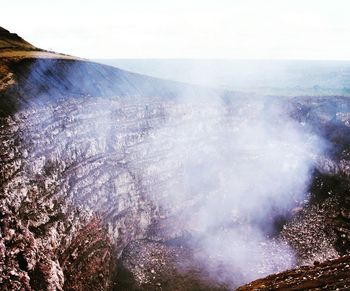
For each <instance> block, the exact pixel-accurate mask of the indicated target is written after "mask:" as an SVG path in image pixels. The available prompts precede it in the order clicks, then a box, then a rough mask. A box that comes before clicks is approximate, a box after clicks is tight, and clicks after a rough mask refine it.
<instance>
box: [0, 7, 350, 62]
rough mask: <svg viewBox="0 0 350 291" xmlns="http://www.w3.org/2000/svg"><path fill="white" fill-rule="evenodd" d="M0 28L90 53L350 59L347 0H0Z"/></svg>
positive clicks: (37, 41) (71, 51)
mask: <svg viewBox="0 0 350 291" xmlns="http://www.w3.org/2000/svg"><path fill="white" fill-rule="evenodd" d="M0 7H1V9H2V13H1V21H0V26H3V27H4V28H6V29H8V30H10V31H11V32H16V33H18V34H19V35H20V36H22V37H23V38H25V39H26V40H27V41H29V42H31V43H32V44H34V45H36V46H38V47H40V48H44V49H50V50H54V51H58V52H62V53H67V54H71V55H75V56H80V57H85V58H93V59H94V58H196V59H197V58H198V59H203V58H204V59H207V58H209V59H212V58H214V59H217V58H219V59H226V58H229V59H306V60H309V59H317V60H350V17H349V11H350V1H349V0H187V1H186V0H174V1H170V0H143V1H142V0H124V1H121V0H115V1H113V0H99V1H96V0H60V1H57V0H51V1H47V0H46V1H44V0H30V1H28V0H0Z"/></svg>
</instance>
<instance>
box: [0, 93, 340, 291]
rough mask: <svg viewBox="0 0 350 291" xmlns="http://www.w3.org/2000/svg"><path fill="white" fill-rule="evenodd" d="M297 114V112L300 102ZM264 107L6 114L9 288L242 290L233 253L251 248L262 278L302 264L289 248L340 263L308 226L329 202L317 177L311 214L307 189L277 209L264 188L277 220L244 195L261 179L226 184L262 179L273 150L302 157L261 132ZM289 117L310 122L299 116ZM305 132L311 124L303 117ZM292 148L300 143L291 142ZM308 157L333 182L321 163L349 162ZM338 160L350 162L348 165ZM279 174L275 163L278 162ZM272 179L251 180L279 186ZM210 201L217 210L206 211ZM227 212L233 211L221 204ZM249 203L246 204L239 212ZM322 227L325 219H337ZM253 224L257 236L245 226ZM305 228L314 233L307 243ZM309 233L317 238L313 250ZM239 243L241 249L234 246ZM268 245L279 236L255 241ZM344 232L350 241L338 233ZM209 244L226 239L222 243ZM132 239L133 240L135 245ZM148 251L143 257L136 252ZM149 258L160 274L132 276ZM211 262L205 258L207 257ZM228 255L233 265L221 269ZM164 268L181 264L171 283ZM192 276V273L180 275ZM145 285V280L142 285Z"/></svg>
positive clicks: (186, 105) (331, 241)
mask: <svg viewBox="0 0 350 291" xmlns="http://www.w3.org/2000/svg"><path fill="white" fill-rule="evenodd" d="M291 104H292V105H291V106H292V107H293V108H298V107H297V106H296V105H295V103H293V102H292V103H291ZM263 107H264V106H263V103H262V102H261V101H256V100H246V101H245V102H243V103H242V102H241V100H237V101H236V102H233V103H225V102H219V105H218V104H216V103H207V102H205V103H197V104H196V103H193V102H174V101H169V100H168V101H164V102H160V101H159V100H157V99H155V101H154V102H149V101H147V102H144V101H140V99H138V98H127V99H125V98H122V97H109V98H107V97H104V98H93V97H82V98H72V99H70V100H62V101H55V102H50V103H46V104H41V105H37V106H32V107H30V108H25V109H23V110H20V111H19V112H17V113H16V114H14V115H11V116H7V117H4V118H2V119H1V153H2V156H1V158H2V159H1V161H2V165H3V166H2V168H1V195H2V196H1V215H2V216H1V217H2V224H1V226H2V233H3V234H4V235H3V236H2V237H1V242H2V257H3V262H4V263H3V264H2V265H1V268H2V273H3V274H4V276H3V281H2V284H3V286H4V288H5V290H6V288H7V289H9V290H10V289H11V288H12V289H16V288H20V287H21V286H27V288H28V289H30V288H32V289H33V290H37V289H39V290H40V289H43V290H45V289H57V290H60V289H65V288H68V289H69V288H71V289H73V290H82V289H84V288H87V287H88V286H90V287H91V288H92V287H93V288H97V289H100V290H106V289H112V288H113V287H115V288H118V286H119V287H123V288H126V290H128V288H134V287H135V286H136V287H135V288H143V287H144V288H148V287H149V286H156V288H158V289H161V288H162V287H161V286H162V284H163V287H164V286H170V285H171V284H175V285H176V284H180V286H185V285H186V284H188V286H192V285H193V286H201V284H203V286H211V288H214V289H222V288H230V286H232V284H233V285H237V284H238V283H240V282H244V281H246V280H247V278H246V277H242V269H241V266H240V263H239V261H238V263H237V261H236V262H235V263H232V262H233V261H234V259H235V258H236V257H237V253H235V252H234V251H232V250H234V248H236V249H237V250H238V249H239V247H240V246H239V245H240V243H242V244H246V245H248V247H247V248H246V249H244V250H240V251H245V252H252V250H253V249H254V248H257V249H258V250H259V253H262V254H263V255H262V257H261V258H259V260H256V261H254V260H252V261H251V262H250V263H249V264H250V265H249V270H250V271H251V272H253V274H255V272H256V273H257V274H261V275H264V274H268V273H271V272H276V271H279V270H284V269H286V268H289V267H291V266H294V265H295V262H293V261H294V259H293V258H292V257H291V255H290V254H289V253H290V247H287V243H290V245H291V246H292V247H293V248H294V249H295V250H297V251H298V252H299V253H298V257H297V259H298V260H300V261H302V262H307V261H309V262H311V261H313V260H314V258H316V257H317V258H318V259H319V258H321V260H322V258H324V259H328V258H331V257H337V256H338V255H339V253H340V249H339V248H337V246H338V245H339V243H341V242H339V241H338V239H337V237H336V236H335V235H333V234H332V233H329V232H326V231H324V233H323V232H322V231H323V229H322V228H319V229H317V231H318V232H320V233H321V235H316V234H315V235H314V234H313V232H310V230H311V228H312V227H313V225H314V220H312V219H309V217H313V216H312V213H313V211H314V210H313V209H314V208H315V207H318V206H317V205H319V203H321V202H322V201H323V200H322V199H321V198H320V197H321V196H322V195H321V194H322V193H323V192H322V191H321V189H319V188H317V186H314V184H315V183H316V184H317V181H318V180H317V179H320V177H318V176H315V180H314V181H315V182H314V184H311V186H312V187H311V188H310V191H311V194H312V195H314V197H316V198H315V199H316V200H315V201H314V200H312V199H311V200H310V203H311V204H306V206H305V201H304V200H307V199H308V198H307V197H305V196H303V194H304V193H301V195H300V196H298V195H296V193H294V196H293V198H295V199H299V200H298V201H296V202H295V203H294V202H293V203H288V204H285V205H283V207H281V208H278V207H277V206H276V205H277V202H279V198H278V196H276V197H275V196H270V195H268V196H264V195H266V194H265V193H266V192H265V191H261V190H260V191H259V193H260V194H261V195H263V199H262V200H259V203H260V202H262V203H264V202H266V201H265V200H264V197H265V198H266V199H269V201H271V199H272V200H273V199H275V200H274V201H275V203H276V205H274V209H275V210H276V214H278V215H274V214H273V213H272V214H271V211H270V210H271V209H269V205H268V204H265V205H264V207H265V209H268V210H269V211H267V212H266V213H264V212H261V213H259V216H254V215H253V214H252V212H254V210H255V209H259V208H256V207H255V205H254V204H255V203H257V202H256V201H254V200H251V199H250V198H251V197H254V195H253V194H251V196H250V198H249V197H248V198H247V199H248V200H249V201H248V200H246V201H244V203H242V201H240V199H243V198H242V197H243V196H242V193H243V194H244V195H245V194H247V195H248V193H249V192H244V190H245V188H244V187H248V186H249V185H253V188H257V187H258V185H260V183H261V182H260V180H256V181H258V183H259V184H254V183H256V182H255V181H254V180H253V178H252V177H251V176H250V175H248V176H247V175H243V176H238V177H240V178H239V179H243V178H249V179H252V180H250V183H248V184H246V183H243V184H241V183H238V182H237V181H236V180H235V179H234V177H233V176H232V177H231V180H232V181H234V183H233V182H232V181H228V176H227V175H228V174H229V175H231V174H233V172H231V171H230V169H231V168H232V169H233V170H235V171H237V170H240V171H241V172H242V171H243V170H246V171H253V172H254V174H259V175H263V173H265V172H266V170H267V168H264V165H265V164H266V162H267V159H266V155H267V158H268V159H270V160H271V159H273V158H276V156H275V155H274V154H272V153H273V152H274V151H276V149H279V152H280V154H279V155H278V156H277V158H280V157H284V156H285V157H288V158H291V157H294V158H295V157H296V156H294V154H295V153H294V152H293V151H294V148H293V147H292V145H291V144H288V140H286V139H287V138H288V137H287V136H285V138H283V139H280V138H277V139H273V137H275V135H273V136H272V135H271V136H269V135H266V134H267V133H265V130H266V129H265V128H264V127H257V126H255V125H254V126H253V127H251V124H255V122H256V121H260V120H261V119H260V118H261V117H260V114H261V110H262V108H263ZM285 113H286V112H285ZM294 113H297V114H298V117H299V118H302V117H303V115H302V114H303V113H302V112H301V111H296V112H294ZM278 114H280V113H278ZM286 114H287V113H286ZM281 118H282V120H283V121H285V120H286V119H284V117H281ZM288 120H289V119H288ZM344 122H346V121H344ZM306 123H308V124H309V123H310V122H309V121H308V120H306ZM269 125H270V123H269ZM294 126H297V127H298V128H299V126H300V127H303V125H302V122H300V121H298V122H296V123H295V124H294V123H293V126H291V127H289V128H288V129H289V130H290V133H291V132H293V130H295V127H294ZM247 129H249V130H247ZM276 129H279V126H277V127H276ZM251 130H253V131H251ZM255 130H260V134H263V136H262V137H266V136H268V137H270V138H271V139H270V140H269V142H267V143H266V144H264V143H263V142H265V140H263V139H261V138H260V139H258V140H256V135H258V133H259V131H258V132H256V131H255ZM298 130H299V129H298ZM320 130H323V125H322V126H320ZM242 132H243V133H244V134H241V133H242ZM269 132H270V131H269ZM251 133H253V135H250V134H251ZM309 133H310V131H307V134H309ZM269 134H270V133H269ZM281 136H283V133H281ZM307 136H309V135H307ZM310 136H312V135H310ZM310 136H309V137H310ZM223 137H227V138H228V140H225V139H223ZM290 141H295V140H294V137H293V138H292V139H291V140H290ZM259 142H261V143H262V144H259ZM331 142H333V141H331ZM266 145H267V146H266ZM270 149H272V151H270ZM284 150H285V152H284ZM225 151H229V152H228V153H226V152H225ZM297 152H298V153H299V149H298V151H297ZM309 154H310V155H311V156H312V158H311V159H312V160H315V161H316V162H315V163H316V166H317V167H318V170H316V171H320V172H322V173H323V174H322V175H325V176H327V177H328V176H329V175H331V176H334V175H338V174H337V173H333V172H332V171H331V170H329V169H328V168H327V166H326V165H327V162H325V161H328V164H329V163H330V161H331V160H332V161H333V162H334V163H335V164H336V165H340V164H341V163H340V161H338V160H336V158H337V156H336V155H335V154H334V155H333V156H327V157H326V156H324V155H322V156H321V155H316V156H315V155H313V153H307V156H308V155H309ZM228 158H229V159H232V160H230V161H229V163H228V164H227V161H225V163H224V162H223V159H228ZM341 161H342V163H345V160H344V158H342V159H341ZM272 162H273V161H272ZM317 163H318V164H317ZM250 164H252V165H259V164H261V165H260V167H262V171H256V170H253V169H252V168H250V166H249V165H250ZM273 164H274V162H273ZM283 164H284V162H283V161H280V163H279V166H281V165H283ZM291 165H293V166H291ZM300 165H301V164H300ZM300 165H298V164H295V163H294V164H293V163H292V164H291V163H290V161H289V160H288V161H286V163H285V164H284V166H285V167H287V170H286V173H287V174H288V175H289V174H290V173H292V172H293V171H294V170H295V169H296V170H297V171H298V172H299V171H303V170H304V168H303V167H300ZM220 167H221V168H220ZM288 167H290V168H288ZM295 167H296V168H295ZM269 169H270V168H269ZM327 169H328V170H327ZM288 171H290V172H288ZM344 171H345V170H344ZM278 172H279V171H278ZM218 173H219V176H218V175H217V174H218ZM274 173H275V172H274V171H272V172H271V175H272V176H271V175H270V174H269V175H268V176H262V177H258V176H257V177H256V178H259V179H265V178H270V177H272V178H274ZM287 174H286V176H285V177H287ZM236 175H240V174H239V173H238V172H237V173H236ZM310 175H311V174H310ZM279 177H282V183H281V186H278V187H282V185H285V184H286V183H292V185H299V182H297V184H295V183H296V182H295V181H294V180H292V182H290V181H287V180H285V179H286V178H285V177H283V176H279ZM283 179H284V180H283ZM322 179H323V180H322V181H324V179H325V178H322ZM296 181H299V180H296ZM246 182H247V181H246ZM232 183H233V184H232ZM344 183H345V182H344ZM275 184H276V183H275ZM236 185H237V187H243V190H241V192H237V194H235V195H238V198H239V199H238V198H235V196H234V195H233V196H230V195H229V194H230V193H228V192H225V191H227V189H228V187H230V188H231V190H232V188H234V187H235V186H236ZM246 185H248V186H246ZM264 185H265V186H264ZM264 185H262V186H263V189H269V191H275V188H274V187H272V188H271V186H269V185H267V184H264ZM276 185H279V184H278V183H277V184H276ZM304 187H306V188H305V189H306V190H307V187H309V184H304V182H303V183H302V187H301V190H304ZM315 187H316V188H315ZM251 188H252V187H248V190H247V191H251ZM278 189H279V188H278ZM242 191H243V192H242ZM256 191H258V190H256ZM321 192H322V193H321ZM276 193H277V192H276ZM320 193H321V194H320ZM320 195H321V196H320ZM217 198H218V199H217ZM333 198H334V197H333ZM237 199H238V200H237ZM320 199H321V202H320ZM284 200H285V199H284ZM322 203H323V202H322ZM327 203H330V202H327ZM211 204H213V205H214V207H208V205H211ZM225 204H226V205H229V206H228V207H224V205H225ZM241 204H243V205H246V207H245V208H242V205H241ZM330 204H331V206H330V207H328V206H327V209H328V210H327V211H331V210H330V209H333V208H334V207H335V208H336V209H338V208H337V205H338V204H334V203H330ZM237 205H240V207H236V206H237ZM308 205H310V206H308ZM322 205H325V204H322ZM295 207H304V208H303V210H302V211H303V213H305V215H304V216H302V215H301V212H297V213H294V212H293V208H295ZM324 207H326V206H324ZM332 207H333V208H332ZM342 207H343V206H342ZM309 209H310V210H309ZM339 209H340V208H339ZM341 209H342V208H341ZM337 211H338V210H337ZM340 211H342V210H340ZM203 212H204V213H203ZM342 213H343V212H342ZM332 215H333V214H332ZM281 216H282V217H284V221H285V222H286V221H290V222H289V223H287V224H285V225H284V228H283V231H282V234H283V235H282V238H283V239H282V240H281V238H280V236H279V230H278V227H277V228H276V229H274V227H275V226H274V225H275V223H276V221H277V222H278V221H279V219H280V218H281ZM214 217H215V219H214ZM227 217H229V218H227ZM318 217H321V218H319V220H320V219H321V221H324V220H325V219H327V217H329V215H328V214H327V215H323V214H322V215H321V216H320V215H319V216H318ZM205 218H208V220H209V221H205ZM216 218H218V219H216ZM256 219H264V221H265V222H266V224H268V225H272V228H271V227H266V228H265V227H262V226H261V225H260V224H257V223H256V222H255V220H256ZM322 219H323V220H322ZM283 224H284V223H283ZM321 224H322V223H320V225H321ZM246 227H247V228H252V227H253V230H250V231H248V229H246V230H244V229H245V228H246ZM300 227H302V229H303V231H304V232H305V235H302V236H301V237H300V233H302V232H301V230H300ZM330 227H331V228H332V227H333V225H330ZM335 227H339V225H335ZM254 228H256V232H255V233H254V231H255V230H254ZM334 229H335V228H334ZM243 230H244V231H243ZM242 231H243V232H244V234H242ZM334 231H335V230H334ZM231 233H232V234H231ZM204 234H205V235H204ZM208 234H209V235H208ZM296 234H298V235H296ZM310 234H311V237H312V239H311V240H310V242H309V243H307V244H305V243H304V242H305V241H306V240H308V238H309V237H310ZM232 235H235V237H237V236H239V237H240V239H239V240H237V239H235V240H234V241H232ZM264 235H268V236H270V237H271V236H272V239H271V240H266V239H265V238H262V237H261V238H260V236H264ZM339 235H340V238H344V237H343V233H341V234H339ZM214 237H216V238H220V241H221V242H220V241H217V242H215V241H214V240H213V238H214ZM145 239H147V240H146V241H145ZM152 241H153V242H152ZM132 242H135V243H134V244H131V245H129V244H130V243H132ZM320 242H322V244H320ZM249 243H250V244H252V245H251V246H250V247H249ZM174 244H175V245H174ZM128 245H129V246H128ZM126 246H128V247H127V248H126V249H125V247H126ZM315 246H317V247H318V248H319V249H315ZM322 247H323V248H322ZM139 248H140V249H141V250H143V249H145V252H143V251H136V250H137V249H139ZM208 248H210V251H208ZM124 249H125V250H124ZM272 249H273V251H272ZM123 250H124V255H121V254H122V253H123ZM342 250H343V251H345V252H346V249H344V248H342ZM149 252H150V254H151V255H150V257H152V258H153V259H154V260H158V262H159V264H158V263H155V265H154V268H155V269H154V272H156V274H153V273H152V272H151V273H149V272H150V270H148V269H147V268H142V266H141V267H140V266H138V267H136V268H134V267H132V266H134V265H133V263H132V262H133V260H137V261H141V262H143V261H144V262H145V264H151V265H152V262H148V261H149V260H150V258H149V257H147V253H149ZM325 252H326V254H325ZM173 253H177V254H178V256H179V260H174V259H173V258H171V254H173ZM157 254H158V255H159V257H157ZM208 254H209V255H210V256H211V259H210V260H209V261H208V260H206V259H204V258H203V257H206V256H207V255H208ZM120 255H121V257H120V259H119V268H118V267H117V258H118V257H119V256H120ZM188 256H190V257H192V258H193V260H192V265H191V264H190V263H189V262H187V263H186V260H188ZM225 256H226V257H227V256H228V258H229V260H226V259H222V258H223V257H225ZM322 256H323V257H322ZM185 257H186V258H187V259H185ZM162 258H163V259H162ZM243 258H246V257H243ZM260 259H261V260H260ZM162 260H163V261H162ZM264 260H265V261H264ZM288 260H290V261H288ZM162 262H163V263H164V262H165V263H164V264H163V265H164V268H165V267H166V268H170V267H169V265H171V268H174V270H175V271H174V276H173V277H172V276H170V277H169V278H167V279H166V280H165V279H164V278H165V277H166V276H165V275H164V274H165V273H167V276H169V274H168V272H167V271H166V270H167V269H162V266H163V265H162ZM193 262H196V264H193ZM230 262H231V263H230ZM271 262H272V264H271ZM241 263H242V262H241ZM130 264H131V265H130ZM140 264H141V265H142V264H143V263H140ZM152 266H153V265H152ZM208 266H209V267H208ZM152 268H153V267H152ZM184 268H185V270H187V272H189V273H190V274H191V273H192V274H194V275H193V276H192V277H191V276H187V275H186V276H185V275H184V273H183V269H184ZM117 269H119V275H118V270H117ZM223 270H224V272H225V273H224V275H223V273H222V272H223ZM244 270H245V269H244ZM135 272H136V273H135ZM143 272H145V273H143ZM126 274H127V275H126ZM162 274H163V275H162ZM220 274H221V275H220ZM125 276H126V277H125ZM257 276H258V275H252V278H256V277H257ZM153 277H154V278H153ZM87 278H89V279H87ZM125 278H128V279H127V280H126V279H125ZM137 278H148V279H147V280H146V279H145V280H146V281H147V282H146V281H145V282H144V281H142V280H141V279H137ZM171 278H172V279H171ZM138 280H139V281H138ZM140 280H141V281H140ZM235 280H236V281H235ZM172 282H173V283H172ZM215 282H216V283H215ZM128 284H129V285H128ZM159 284H160V285H159ZM166 284H168V285H166ZM169 284H170V285H169ZM181 284H182V285H181ZM184 284H185V285H184ZM198 284H199V285H198ZM132 286H133V287H132ZM142 286H143V287H142ZM147 286H148V287H147ZM169 288H170V287H169ZM203 288H204V287H203Z"/></svg>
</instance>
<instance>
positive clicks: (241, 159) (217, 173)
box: [142, 96, 321, 284]
mask: <svg viewBox="0 0 350 291" xmlns="http://www.w3.org/2000/svg"><path fill="white" fill-rule="evenodd" d="M203 100H204V101H203ZM277 104H278V102H276V101H272V102H269V101H268V99H247V100H245V101H244V102H235V101H233V103H232V104H231V106H228V105H227V104H225V103H223V102H220V100H219V99H218V98H217V99H209V98H201V97H198V99H197V100H195V99H193V96H191V97H190V98H189V99H186V98H183V99H182V100H181V101H180V102H178V103H173V104H171V106H168V112H167V114H168V121H167V123H165V124H164V125H163V126H161V127H160V128H158V129H157V130H155V131H153V132H152V133H151V135H150V141H149V143H147V144H146V149H143V150H142V151H144V152H145V153H147V155H148V156H149V157H156V156H157V155H158V156H160V158H159V160H158V161H157V162H156V163H151V164H150V165H149V166H148V168H147V167H146V168H145V172H146V173H147V175H148V176H149V177H151V178H150V179H151V180H152V181H153V183H154V184H156V185H160V186H159V187H158V188H156V189H152V190H150V194H151V195H153V196H152V197H153V200H154V201H155V202H156V203H157V204H160V205H161V207H162V208H163V210H164V211H165V212H166V213H167V215H169V216H174V217H177V219H178V227H181V228H182V229H183V230H184V231H186V232H188V233H190V234H191V235H192V236H193V237H195V243H194V245H193V249H194V252H195V255H196V258H197V259H198V260H199V262H200V263H202V264H204V265H206V266H207V267H208V268H209V271H210V274H212V275H213V276H215V279H216V280H219V281H222V282H225V283H229V284H231V283H232V284H240V283H243V282H248V281H250V280H253V279H255V278H258V277H262V276H264V275H267V274H270V273H274V272H277V271H281V270H284V269H287V268H291V267H293V266H294V263H295V262H294V256H293V252H292V250H291V249H290V248H289V246H288V245H287V243H285V242H283V241H281V240H280V239H279V238H274V237H272V234H273V232H274V228H275V226H274V224H273V223H274V220H275V218H278V217H279V216H288V215H289V214H290V213H291V210H292V209H293V207H295V206H297V205H300V203H303V201H304V199H305V197H306V196H305V194H306V191H307V187H308V184H309V181H310V176H311V171H312V169H313V163H314V157H315V156H316V155H317V154H318V153H319V151H320V148H321V147H320V140H319V139H318V138H317V137H316V136H314V135H313V134H312V133H310V132H308V131H307V130H306V129H305V128H303V126H302V125H300V124H298V123H297V122H296V121H294V120H292V119H291V118H289V117H288V114H287V112H285V111H284V110H283V107H282V106H279V105H277ZM150 160H154V159H153V158H151V159H150Z"/></svg>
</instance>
